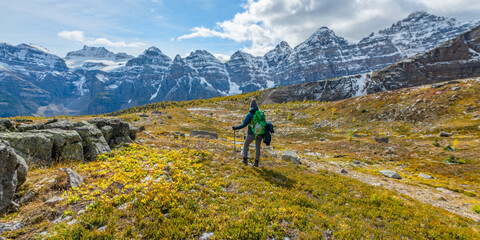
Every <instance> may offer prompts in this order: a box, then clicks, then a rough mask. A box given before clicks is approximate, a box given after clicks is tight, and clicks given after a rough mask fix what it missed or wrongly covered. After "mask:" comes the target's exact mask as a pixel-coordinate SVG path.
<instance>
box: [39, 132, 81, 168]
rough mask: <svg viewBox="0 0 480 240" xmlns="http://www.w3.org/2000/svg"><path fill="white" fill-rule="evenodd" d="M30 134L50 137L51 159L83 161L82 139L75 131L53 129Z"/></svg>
mask: <svg viewBox="0 0 480 240" xmlns="http://www.w3.org/2000/svg"><path fill="white" fill-rule="evenodd" d="M30 132H32V133H46V134H50V135H51V136H52V140H53V148H52V155H51V157H52V158H53V159H71V160H76V161H83V146H82V138H81V137H80V135H79V134H78V133H77V132H76V131H73V130H63V129H61V128H53V129H44V130H34V131H30Z"/></svg>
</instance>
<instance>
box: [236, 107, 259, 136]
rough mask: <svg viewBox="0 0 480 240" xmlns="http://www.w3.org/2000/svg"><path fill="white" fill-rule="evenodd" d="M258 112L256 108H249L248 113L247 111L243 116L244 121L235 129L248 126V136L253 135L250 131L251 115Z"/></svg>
mask: <svg viewBox="0 0 480 240" xmlns="http://www.w3.org/2000/svg"><path fill="white" fill-rule="evenodd" d="M257 111H258V107H252V108H250V111H248V114H247V115H246V116H245V119H243V123H242V124H240V125H238V126H237V127H236V129H242V128H244V127H246V126H248V135H254V133H253V131H252V127H250V123H251V122H252V120H253V115H254V114H255V112H257Z"/></svg>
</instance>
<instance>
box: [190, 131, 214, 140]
mask: <svg viewBox="0 0 480 240" xmlns="http://www.w3.org/2000/svg"><path fill="white" fill-rule="evenodd" d="M190 137H200V138H209V139H218V134H217V133H215V132H208V131H201V130H192V131H191V132H190Z"/></svg>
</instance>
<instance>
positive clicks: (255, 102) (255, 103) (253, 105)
mask: <svg viewBox="0 0 480 240" xmlns="http://www.w3.org/2000/svg"><path fill="white" fill-rule="evenodd" d="M250 107H251V108H253V107H257V101H256V100H255V99H253V100H252V103H250Z"/></svg>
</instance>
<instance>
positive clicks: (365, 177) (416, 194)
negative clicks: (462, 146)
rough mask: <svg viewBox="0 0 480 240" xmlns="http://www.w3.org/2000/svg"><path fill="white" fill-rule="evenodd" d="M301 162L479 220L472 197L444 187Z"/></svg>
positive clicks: (479, 215)
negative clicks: (422, 184)
mask: <svg viewBox="0 0 480 240" xmlns="http://www.w3.org/2000/svg"><path fill="white" fill-rule="evenodd" d="M302 162H303V163H304V164H305V165H306V166H308V167H309V168H311V169H314V170H327V171H329V172H334V173H337V174H341V175H343V176H345V177H349V178H353V179H356V180H359V181H361V182H364V183H367V184H370V185H373V186H380V187H383V188H385V189H388V190H391V191H395V192H398V193H400V194H404V195H407V196H409V197H411V198H413V199H416V200H417V201H420V202H423V203H427V204H430V205H432V206H435V207H438V208H442V209H445V210H447V211H449V212H451V213H454V214H457V215H460V216H463V217H466V218H469V219H472V220H474V221H476V222H480V214H476V213H474V212H473V211H472V204H470V203H469V202H473V201H475V200H474V199H473V198H471V197H468V196H465V195H463V194H459V193H456V192H453V191H450V190H448V189H445V188H433V187H429V186H421V187H420V186H413V185H410V184H405V183H402V182H401V180H394V179H390V178H387V177H380V176H373V175H369V174H365V173H360V172H356V171H353V170H351V169H346V170H347V171H348V173H345V174H343V173H340V171H341V170H342V168H341V167H339V166H337V165H333V164H331V163H326V162H325V163H320V162H313V161H309V160H305V159H302Z"/></svg>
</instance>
